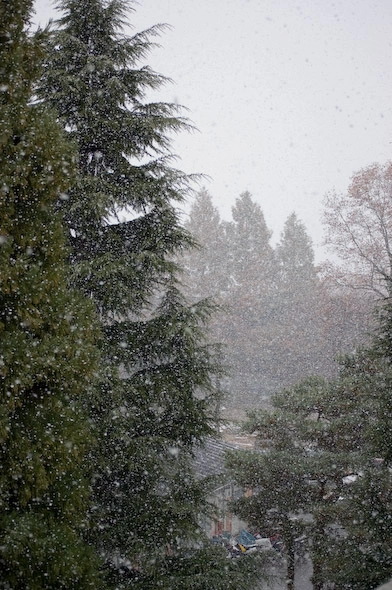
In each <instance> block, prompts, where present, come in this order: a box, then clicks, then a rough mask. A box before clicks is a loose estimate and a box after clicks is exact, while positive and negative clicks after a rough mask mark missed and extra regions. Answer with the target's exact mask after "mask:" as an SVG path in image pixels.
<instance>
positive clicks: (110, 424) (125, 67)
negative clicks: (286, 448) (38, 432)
mask: <svg viewBox="0 0 392 590" xmlns="http://www.w3.org/2000/svg"><path fill="white" fill-rule="evenodd" d="M58 7H59V8H60V10H61V11H62V18H61V19H60V21H59V22H58V23H57V26H58V28H57V30H55V31H54V33H53V35H52V38H51V44H50V51H49V54H48V58H47V63H46V67H45V71H44V76H43V78H42V84H41V87H40V89H39V94H40V96H41V97H42V99H43V100H44V101H45V102H46V103H48V104H50V105H51V106H53V107H54V108H56V110H57V112H58V115H59V118H60V120H61V121H62V123H63V125H64V127H65V129H66V130H67V131H68V134H69V135H70V137H71V138H72V139H73V140H74V141H75V142H76V144H77V146H78V152H79V176H78V178H77V179H76V181H75V182H74V184H73V186H72V189H71V190H70V191H69V199H68V200H67V201H65V202H62V203H59V205H60V206H61V209H62V210H63V212H64V219H65V222H66V224H67V225H68V228H69V231H70V238H69V240H70V248H71V253H70V260H71V262H72V269H73V284H74V285H76V286H77V287H78V288H79V289H80V290H81V291H82V292H83V293H85V294H86V295H88V296H89V297H91V299H92V301H93V302H94V303H95V305H96V308H97V309H98V311H99V313H100V316H101V322H102V332H103V339H102V341H101V347H102V371H101V376H102V378H101V382H100V385H99V387H97V388H96V390H95V391H94V395H93V396H92V397H91V400H90V403H89V405H88V410H89V412H90V416H91V419H92V425H93V428H94V430H95V433H96V436H97V439H98V441H99V445H98V447H97V449H96V450H95V451H94V452H93V453H92V454H91V458H90V467H91V476H92V482H93V494H94V510H93V511H92V512H91V514H90V519H91V522H92V530H91V531H90V534H89V535H90V536H89V538H90V539H91V541H92V542H93V543H94V545H95V546H96V548H97V550H98V551H99V552H101V553H102V554H103V555H104V556H105V558H106V560H107V564H108V569H107V574H108V580H109V578H110V579H112V582H109V581H108V583H113V585H115V586H116V587H117V585H118V584H119V583H120V582H119V581H118V580H119V578H118V576H120V577H121V572H120V569H121V568H120V566H119V563H120V562H121V560H126V561H127V560H128V561H130V562H131V563H132V564H133V566H134V569H135V568H137V570H138V571H139V570H140V571H141V572H142V576H143V577H145V576H150V572H151V576H155V578H159V577H160V576H162V575H163V572H164V569H162V568H164V567H166V566H165V563H166V562H165V554H166V552H167V550H168V547H170V551H173V552H174V555H177V554H178V551H179V550H180V549H181V548H182V547H184V546H185V547H189V546H190V545H191V544H192V543H194V541H195V540H196V539H198V538H199V537H200V530H199V527H198V518H199V515H200V513H201V512H202V511H203V509H204V506H205V493H206V490H205V488H204V486H203V485H202V484H201V482H198V481H195V479H194V475H193V472H192V470H191V467H190V465H191V459H192V448H193V445H194V443H195V442H197V441H200V440H202V439H203V437H204V436H206V435H207V434H211V433H212V432H213V429H214V419H215V406H216V401H217V386H216V377H215V375H216V374H218V373H219V368H218V365H217V363H216V360H215V358H216V355H215V351H214V349H213V348H212V347H211V346H210V345H208V344H207V343H206V342H205V341H204V330H205V325H206V322H207V321H208V318H209V316H210V314H211V312H212V310H213V308H212V307H211V306H210V305H209V304H207V303H198V304H195V305H189V304H188V303H187V301H186V300H185V299H184V297H183V296H182V294H181V292H180V289H179V284H178V281H177V270H178V269H177V265H176V264H175V262H174V255H175V254H179V253H181V252H182V251H183V250H184V249H185V248H188V247H189V246H190V245H191V244H193V239H192V238H191V236H190V234H188V232H187V231H186V230H184V229H183V227H182V226H181V224H180V221H179V220H180V217H179V213H178V210H177V206H178V204H180V203H181V202H182V201H183V200H184V198H185V197H186V196H187V195H188V194H189V191H190V186H191V178H189V177H187V176H185V175H184V174H182V173H181V172H180V171H178V170H176V169H174V168H173V167H172V155H171V153H170V135H171V134H172V133H173V132H177V131H179V130H182V129H187V128H188V127H189V125H188V123H187V121H186V120H184V119H183V118H182V117H181V116H180V109H179V107H178V106H177V105H172V104H163V103H150V104H148V103H146V102H145V97H146V94H147V93H148V92H151V91H152V90H155V89H157V88H159V86H160V85H161V84H162V83H163V82H165V79H164V78H163V77H162V76H160V75H158V74H156V73H155V72H153V71H152V70H151V69H150V68H149V67H148V66H145V67H140V66H139V61H140V60H141V59H143V58H144V57H145V55H147V54H148V52H149V51H150V49H151V48H152V47H153V41H152V39H153V38H154V37H155V36H156V35H157V34H158V33H159V32H160V31H161V30H162V27H159V26H158V27H152V28H151V29H149V30H148V31H145V32H142V33H139V34H136V35H134V36H133V37H127V36H126V35H123V33H122V29H123V26H125V20H126V17H127V11H128V9H130V8H131V3H130V2H127V1H126V0H112V1H110V2H105V1H104V0H82V1H79V0H78V1H75V0H62V1H60V2H58ZM124 214H125V215H126V216H127V219H128V220H126V221H121V220H120V218H121V217H122V216H123V215H124ZM173 563H174V562H173ZM110 564H112V565H113V564H117V565H114V566H113V567H111V566H110ZM173 568H174V565H173ZM175 570H176V568H174V571H175ZM110 572H111V573H110ZM173 575H174V573H173ZM176 575H177V574H176ZM114 580H117V581H114ZM133 583H134V576H133V574H132V575H131V579H129V580H126V579H125V578H124V579H123V582H122V584H123V585H125V586H124V587H126V586H127V584H128V585H132V584H133ZM162 583H163V582H162ZM118 587H123V586H118Z"/></svg>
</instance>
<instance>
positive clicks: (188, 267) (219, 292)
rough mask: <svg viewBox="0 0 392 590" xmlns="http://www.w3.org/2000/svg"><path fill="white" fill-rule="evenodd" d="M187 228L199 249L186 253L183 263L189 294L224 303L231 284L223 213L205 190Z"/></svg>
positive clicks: (190, 215) (195, 201) (194, 205)
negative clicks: (220, 213) (222, 219)
mask: <svg viewBox="0 0 392 590" xmlns="http://www.w3.org/2000/svg"><path fill="white" fill-rule="evenodd" d="M185 227H186V228H187V230H188V231H189V232H190V233H191V234H192V235H193V237H194V238H195V240H196V241H197V244H198V247H197V248H192V249H191V250H189V251H186V253H185V257H184V261H183V265H184V268H185V271H186V275H185V279H184V281H185V283H186V285H187V287H188V291H189V294H190V296H191V297H193V298H195V299H196V300H199V299H205V298H211V297H213V298H214V300H215V301H217V302H222V301H223V300H224V297H225V292H226V291H227V283H228V269H227V251H226V239H225V232H224V226H223V224H222V221H221V219H220V215H219V212H218V210H217V209H216V207H214V205H213V202H212V198H211V195H210V194H209V193H208V192H207V191H206V190H205V189H203V190H202V191H200V192H199V193H198V194H197V195H196V198H195V200H194V201H193V203H192V207H191V210H190V213H189V218H188V220H187V221H186V223H185Z"/></svg>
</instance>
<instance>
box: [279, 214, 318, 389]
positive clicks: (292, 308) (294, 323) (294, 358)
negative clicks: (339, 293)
mask: <svg viewBox="0 0 392 590" xmlns="http://www.w3.org/2000/svg"><path fill="white" fill-rule="evenodd" d="M275 256H276V263H277V273H276V277H275V281H276V296H275V298H274V310H275V312H274V322H273V325H272V326H271V341H272V343H271V348H272V350H273V353H272V354H271V371H273V372H274V373H275V374H276V375H277V376H279V377H280V382H281V384H282V386H285V387H287V386H289V385H291V384H294V383H296V382H298V381H300V380H301V379H304V378H305V377H306V376H308V375H311V374H325V369H326V366H325V365H326V354H325V334H324V333H323V323H322V314H321V310H320V304H321V301H322V296H323V293H322V292H321V289H320V282H319V279H318V276H317V269H316V267H315V265H314V252H313V246H312V242H311V240H310V238H309V236H308V234H307V232H306V228H305V226H304V225H303V223H302V222H301V221H299V220H298V218H297V216H296V214H295V213H292V214H291V215H290V216H289V217H288V219H287V220H286V223H285V225H284V229H283V232H282V235H281V239H280V242H279V243H278V244H277V246H276V249H275Z"/></svg>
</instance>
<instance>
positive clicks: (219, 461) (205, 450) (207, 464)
mask: <svg viewBox="0 0 392 590" xmlns="http://www.w3.org/2000/svg"><path fill="white" fill-rule="evenodd" d="M236 449H237V447H236V446H234V445H231V444H229V443H227V442H224V441H222V440H219V439H216V438H207V439H206V440H205V442H204V444H203V445H202V446H199V447H197V448H196V450H195V458H194V462H193V464H194V469H195V472H196V475H197V476H198V477H207V476H209V475H210V476H211V475H219V474H221V473H225V471H226V469H225V461H224V456H225V452H226V451H233V450H236Z"/></svg>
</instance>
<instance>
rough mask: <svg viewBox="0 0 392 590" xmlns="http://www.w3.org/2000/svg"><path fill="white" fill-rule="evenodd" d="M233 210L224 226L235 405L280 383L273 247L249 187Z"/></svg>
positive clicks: (227, 335)
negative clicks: (273, 370) (275, 357)
mask: <svg viewBox="0 0 392 590" xmlns="http://www.w3.org/2000/svg"><path fill="white" fill-rule="evenodd" d="M232 216H233V221H232V222H230V223H227V224H226V226H225V230H226V240H227V245H226V250H227V252H228V256H227V269H228V270H227V274H228V289H227V295H226V301H225V304H226V309H227V319H226V320H225V325H224V326H223V330H222V332H223V342H225V344H227V361H226V363H227V365H228V366H229V368H230V372H231V379H230V383H229V384H228V389H229V390H230V392H231V397H232V398H233V402H232V403H233V404H234V405H237V407H238V405H241V406H243V404H244V402H245V400H246V402H245V403H247V404H248V405H251V406H253V407H254V406H255V405H257V404H258V400H260V398H261V397H262V396H263V394H264V395H265V394H266V393H267V392H268V393H270V392H271V391H272V390H273V389H274V386H275V381H274V378H272V379H271V378H270V374H269V372H268V366H269V364H270V361H271V359H270V356H269V353H270V349H269V346H268V342H269V328H270V322H271V320H272V311H273V300H274V295H275V283H274V266H275V263H274V252H273V249H272V246H271V245H270V242H269V241H270V238H271V232H270V231H269V229H268V228H267V225H266V222H265V219H264V215H263V212H262V210H261V208H260V206H259V205H258V204H257V203H255V202H254V201H253V199H252V196H251V195H250V194H249V193H248V192H245V193H242V194H241V195H240V197H239V198H238V199H237V200H236V202H235V205H234V207H233V208H232Z"/></svg>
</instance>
